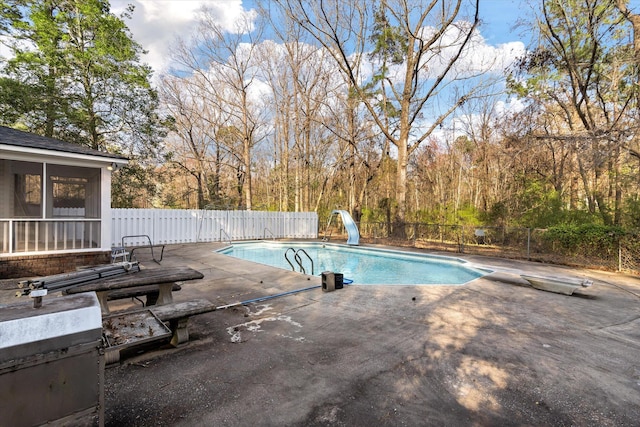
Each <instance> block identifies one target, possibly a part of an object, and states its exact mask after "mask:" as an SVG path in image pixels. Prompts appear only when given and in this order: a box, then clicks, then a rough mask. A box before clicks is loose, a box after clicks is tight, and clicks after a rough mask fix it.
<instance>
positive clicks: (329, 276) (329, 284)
mask: <svg viewBox="0 0 640 427" xmlns="http://www.w3.org/2000/svg"><path fill="white" fill-rule="evenodd" d="M321 277H322V290H323V291H324V292H332V291H335V290H336V289H342V287H343V283H344V275H343V274H342V273H334V272H333V271H323V272H322V275H321Z"/></svg>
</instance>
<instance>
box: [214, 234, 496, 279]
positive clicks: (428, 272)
mask: <svg viewBox="0 0 640 427" xmlns="http://www.w3.org/2000/svg"><path fill="white" fill-rule="evenodd" d="M289 248H291V249H289ZM302 250H304V251H305V252H306V253H307V254H309V257H310V258H311V259H312V260H313V274H314V275H320V273H321V272H323V271H333V272H335V273H342V274H343V275H344V278H345V279H350V280H353V284H354V285H356V284H360V285H376V284H385V285H432V284H441V285H461V284H464V283H467V282H469V281H471V280H474V279H477V278H479V277H482V276H483V275H485V274H487V273H489V271H484V270H480V269H477V268H473V267H471V266H468V265H465V264H466V262H465V261H463V260H460V259H457V258H450V257H442V256H434V255H424V254H418V253H409V252H401V251H392V250H385V249H375V248H363V247H352V246H344V245H337V244H331V243H319V242H318V243H290V242H287V243H277V242H246V243H245V242H241V243H234V244H233V246H231V247H228V248H224V249H222V250H220V251H219V252H221V253H223V254H226V255H229V256H232V257H235V258H240V259H244V260H247V261H253V262H257V263H260V264H266V265H270V266H272V267H278V268H283V269H286V270H292V268H291V266H290V265H289V263H287V260H286V259H285V252H287V254H288V258H289V260H290V261H291V263H292V264H293V266H294V267H295V271H300V267H299V266H298V264H297V263H296V261H295V258H296V257H295V253H297V254H298V256H299V260H300V261H301V263H302V266H303V268H304V270H305V272H306V273H307V274H312V272H311V267H312V266H311V261H310V260H309V259H308V258H307V256H306V255H305V254H304V253H303V252H302Z"/></svg>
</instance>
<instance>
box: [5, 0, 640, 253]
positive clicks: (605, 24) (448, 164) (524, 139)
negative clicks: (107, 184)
mask: <svg viewBox="0 0 640 427" xmlns="http://www.w3.org/2000/svg"><path fill="white" fill-rule="evenodd" d="M256 4H257V5H258V8H257V9H256V10H254V11H253V12H252V13H251V14H247V15H245V16H244V17H243V19H241V20H239V21H238V22H237V23H236V25H237V26H236V29H235V30H234V31H229V30H225V29H224V28H222V27H221V26H220V25H219V24H218V23H217V21H216V16H215V15H214V14H213V11H212V10H207V9H206V8H205V9H203V10H202V11H201V12H200V14H199V25H198V26H197V28H194V32H193V34H185V35H183V37H182V38H181V39H180V40H178V41H177V42H176V43H175V45H174V46H173V47H172V55H171V60H172V64H173V68H171V69H169V70H165V71H163V72H161V73H159V74H158V76H156V80H155V81H154V80H152V70H151V69H150V68H149V67H148V66H147V65H145V64H143V63H141V61H140V55H141V53H142V52H143V50H142V47H141V46H140V45H139V44H138V43H137V42H136V41H135V40H134V39H133V37H132V36H131V34H130V32H129V30H128V28H127V26H126V21H127V20H128V19H129V18H130V17H131V16H132V14H134V13H136V11H135V10H134V9H133V8H129V9H127V11H126V12H125V14H123V15H121V16H116V15H114V14H113V13H111V11H110V6H109V3H108V2H107V1H102V0H66V1H51V0H40V1H28V0H11V1H0V6H1V7H0V10H1V16H0V35H2V36H3V37H2V40H3V43H4V44H5V45H6V47H7V48H9V51H10V52H11V55H10V56H9V57H8V58H6V60H5V61H4V62H3V66H2V72H1V74H0V120H1V124H2V125H5V126H11V127H16V128H19V129H23V130H28V131H31V132H35V133H38V134H42V135H46V136H52V137H55V138H59V139H62V140H66V141H71V142H75V143H79V144H83V145H87V146H90V147H93V148H97V149H105V150H109V151H112V152H117V153H121V154H125V155H127V156H129V157H130V158H131V164H130V165H129V166H128V167H126V168H123V169H122V170H120V171H118V172H117V173H116V174H115V175H114V187H113V206H114V207H121V208H125V207H145V208H148V207H156V208H190V209H225V210H226V209H247V210H249V209H251V210H265V211H274V210H275V211H295V212H301V211H316V212H318V215H319V217H320V218H321V222H322V221H324V219H325V218H328V215H329V213H330V212H331V210H333V209H335V208H337V207H339V208H342V209H346V210H348V211H349V212H351V214H352V216H353V217H354V218H355V220H356V221H358V222H360V223H361V224H366V223H371V224H373V223H376V224H384V227H385V229H386V230H387V231H386V232H385V233H386V234H388V236H390V237H394V238H398V239H404V238H407V237H408V238H411V236H410V233H409V232H408V231H407V230H410V229H411V228H410V227H408V224H441V225H451V226H453V225H456V226H468V227H473V228H476V227H478V226H485V227H521V228H531V229H535V228H537V229H546V230H550V234H549V236H551V235H553V236H555V238H556V239H560V240H562V241H566V242H565V243H563V244H567V245H569V244H573V243H572V242H573V241H574V240H576V239H577V241H579V242H583V243H588V244H592V243H593V242H594V239H599V241H600V240H602V239H603V238H604V237H603V236H605V237H606V236H608V237H607V238H609V239H610V240H611V242H615V244H616V245H617V244H618V243H619V241H620V239H621V238H627V239H629V238H630V237H629V236H634V235H635V234H634V233H635V230H637V229H638V226H639V225H640V198H639V190H638V184H639V182H640V168H639V166H640V146H639V144H638V123H639V119H640V117H639V112H640V108H639V107H640V104H639V102H640V86H639V81H640V80H639V77H640V15H638V14H636V13H635V12H634V11H633V10H631V9H629V7H628V4H629V2H628V1H627V0H601V1H597V2H596V1H579V0H562V1H560V0H544V1H543V0H532V1H531V2H530V3H529V5H530V9H527V10H523V11H522V17H521V19H520V20H519V21H518V22H514V23H513V24H514V28H515V29H516V31H520V32H522V33H525V34H527V35H528V37H527V39H528V40H530V43H529V45H527V46H526V50H523V52H522V53H521V54H520V55H518V56H517V57H516V58H515V61H512V62H510V63H504V62H502V61H501V60H500V58H499V57H498V56H497V55H496V56H491V55H486V56H485V57H482V58H478V49H477V48H478V46H479V43H480V42H481V41H482V40H481V36H480V34H481V31H482V19H483V16H482V15H481V10H485V9H486V7H485V8H484V9H481V7H482V0H473V1H469V0H466V1H463V0H457V1H451V0H449V1H432V2H424V1H409V0H365V1H350V2H345V1H339V0H322V1H302V0H271V1H264V2H256ZM487 12H490V11H487ZM487 12H485V13H487ZM152 82H153V83H152ZM594 236H596V237H594ZM624 236H626V237H624ZM563 239H564V240H563ZM560 240H556V241H560ZM630 241H633V240H630ZM612 244H614V243H612ZM634 256H635V255H634Z"/></svg>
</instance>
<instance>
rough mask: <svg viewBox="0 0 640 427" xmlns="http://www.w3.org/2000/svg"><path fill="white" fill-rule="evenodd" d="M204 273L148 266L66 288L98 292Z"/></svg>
mask: <svg viewBox="0 0 640 427" xmlns="http://www.w3.org/2000/svg"><path fill="white" fill-rule="evenodd" d="M203 277H204V275H203V274H202V273H200V272H199V271H197V270H194V269H192V268H190V267H162V268H150V269H145V270H140V271H136V272H129V273H126V274H124V275H121V276H117V277H112V278H105V279H100V280H96V281H95V282H92V283H89V284H86V285H81V286H76V287H73V288H70V289H68V290H67V293H68V294H77V293H81V292H100V291H111V290H115V289H123V288H133V287H137V286H144V285H159V284H162V283H169V282H183V281H188V280H197V279H202V278H203Z"/></svg>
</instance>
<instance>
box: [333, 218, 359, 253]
mask: <svg viewBox="0 0 640 427" xmlns="http://www.w3.org/2000/svg"><path fill="white" fill-rule="evenodd" d="M336 214H340V217H341V218H342V223H343V224H344V228H345V229H346V230H347V235H348V236H349V238H348V239H347V245H355V246H358V244H359V243H360V232H359V231H358V226H357V225H356V222H355V221H354V220H353V218H351V215H349V212H347V211H343V210H339V209H336V210H334V211H332V212H331V216H333V215H336Z"/></svg>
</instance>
